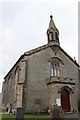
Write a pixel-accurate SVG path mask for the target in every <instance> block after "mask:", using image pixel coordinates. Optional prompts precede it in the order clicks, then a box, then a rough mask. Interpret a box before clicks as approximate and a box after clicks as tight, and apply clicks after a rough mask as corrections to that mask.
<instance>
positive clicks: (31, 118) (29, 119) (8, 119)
mask: <svg viewBox="0 0 80 120" xmlns="http://www.w3.org/2000/svg"><path fill="white" fill-rule="evenodd" d="M0 118H1V116H0ZM48 118H49V117H48V115H25V116H24V120H35V119H37V120H40V119H46V120H49V119H48ZM2 120H16V116H15V115H12V114H3V115H2Z"/></svg>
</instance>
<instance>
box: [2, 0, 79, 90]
mask: <svg viewBox="0 0 80 120" xmlns="http://www.w3.org/2000/svg"><path fill="white" fill-rule="evenodd" d="M50 15H53V20H54V22H55V24H56V27H57V28H58V30H59V33H60V36H59V38H60V45H61V47H62V48H63V49H64V50H65V51H66V52H67V53H68V54H69V55H70V56H71V57H72V58H74V57H75V58H76V60H77V61H78V0H69V1H68V0H23V1H22V0H21V1H20V0H10V1H9V0H1V1H0V57H1V59H0V68H1V69H0V91H1V86H2V81H3V78H4V76H5V75H6V74H7V72H8V71H9V70H10V69H11V67H12V66H13V65H14V63H15V62H16V61H17V60H18V58H19V57H20V56H21V55H22V54H23V53H24V52H26V51H28V50H31V49H33V48H35V47H39V46H41V45H44V44H46V43H47V35H46V32H47V29H48V25H49V21H50Z"/></svg>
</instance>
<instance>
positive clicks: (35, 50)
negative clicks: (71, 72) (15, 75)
mask: <svg viewBox="0 0 80 120" xmlns="http://www.w3.org/2000/svg"><path fill="white" fill-rule="evenodd" d="M52 45H53V44H49V43H48V44H46V45H43V46H40V47H38V48H35V49H32V50H30V51H27V52H25V53H24V54H23V55H21V56H20V58H19V59H18V60H17V62H16V63H15V64H14V66H13V67H12V68H11V69H10V71H9V72H8V73H7V75H6V76H5V77H4V79H5V78H6V77H7V76H8V75H9V73H10V72H11V71H12V69H13V68H14V67H15V66H16V65H17V63H18V62H19V61H20V60H21V59H23V58H24V56H29V55H31V54H35V53H36V52H39V51H41V50H43V49H46V48H48V47H51V46H52ZM60 50H61V51H62V52H63V53H64V54H65V55H66V56H67V57H68V58H69V59H70V60H71V61H72V62H73V63H74V64H75V65H76V66H77V67H79V64H78V63H77V62H76V61H74V60H73V59H72V58H71V57H70V56H69V55H68V54H67V53H66V52H65V51H64V50H63V49H62V48H61V47H60Z"/></svg>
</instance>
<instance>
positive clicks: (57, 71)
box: [50, 57, 64, 77]
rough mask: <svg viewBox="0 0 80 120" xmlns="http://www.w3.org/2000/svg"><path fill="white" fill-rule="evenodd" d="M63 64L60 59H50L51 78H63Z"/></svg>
mask: <svg viewBox="0 0 80 120" xmlns="http://www.w3.org/2000/svg"><path fill="white" fill-rule="evenodd" d="M63 66H64V64H63V62H62V60H61V59H59V58H57V57H54V58H51V69H50V70H51V72H50V73H51V76H57V77H62V76H63Z"/></svg>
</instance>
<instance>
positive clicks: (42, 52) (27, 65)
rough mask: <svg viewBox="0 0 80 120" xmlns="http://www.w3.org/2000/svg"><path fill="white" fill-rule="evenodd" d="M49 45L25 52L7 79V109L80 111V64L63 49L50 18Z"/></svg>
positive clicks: (5, 80)
mask: <svg viewBox="0 0 80 120" xmlns="http://www.w3.org/2000/svg"><path fill="white" fill-rule="evenodd" d="M47 40H48V43H47V44H46V45H43V46H41V47H38V48H36V49H33V50H30V51H28V52H25V53H24V54H23V55H21V57H20V58H19V59H18V61H17V62H16V63H15V64H14V66H13V67H12V68H11V70H10V71H9V72H8V73H7V75H6V76H5V77H4V82H3V89H2V92H3V99H2V103H3V105H4V106H5V107H7V106H9V105H11V106H12V109H13V110H16V108H20V107H23V108H24V110H25V113H36V112H38V111H45V110H47V109H48V108H49V107H50V106H51V105H52V104H57V105H58V106H60V107H61V110H62V111H63V112H71V111H73V110H75V111H78V68H79V65H78V64H77V62H76V61H75V60H73V59H72V58H71V57H70V56H69V55H68V54H67V53H66V52H65V51H64V50H63V49H62V48H61V46H60V40H59V30H58V29H57V27H56V25H55V23H54V21H53V18H52V16H50V23H49V28H48V30H47Z"/></svg>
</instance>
